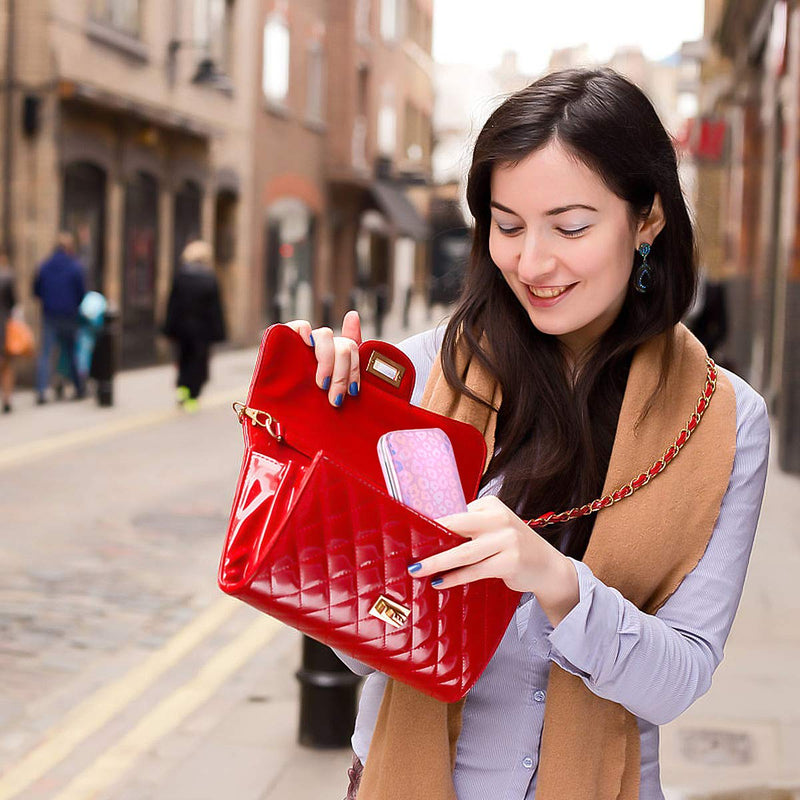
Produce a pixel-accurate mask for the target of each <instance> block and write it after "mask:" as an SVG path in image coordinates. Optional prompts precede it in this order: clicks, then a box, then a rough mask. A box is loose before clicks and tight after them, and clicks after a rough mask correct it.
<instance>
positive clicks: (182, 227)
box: [172, 180, 203, 269]
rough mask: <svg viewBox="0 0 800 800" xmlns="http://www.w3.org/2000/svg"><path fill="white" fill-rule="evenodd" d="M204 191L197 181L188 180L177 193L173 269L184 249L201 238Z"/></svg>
mask: <svg viewBox="0 0 800 800" xmlns="http://www.w3.org/2000/svg"><path fill="white" fill-rule="evenodd" d="M202 205H203V191H202V189H201V188H200V184H199V183H197V182H196V181H192V180H186V181H184V182H183V184H182V185H181V187H180V188H179V189H178V191H177V192H175V217H174V219H175V223H174V226H175V227H174V230H175V234H174V238H173V241H174V250H173V253H174V256H173V262H172V267H173V269H175V268H176V267H177V266H178V264H179V263H180V257H181V253H182V252H183V248H184V247H186V245H187V244H189V242H191V241H194V240H195V239H199V238H200V232H201V230H202V222H201V218H202V216H201V215H202Z"/></svg>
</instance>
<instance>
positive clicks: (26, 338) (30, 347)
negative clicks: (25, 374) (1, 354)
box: [6, 317, 34, 356]
mask: <svg viewBox="0 0 800 800" xmlns="http://www.w3.org/2000/svg"><path fill="white" fill-rule="evenodd" d="M33 353H34V341H33V331H32V330H31V329H30V327H28V325H26V324H25V323H24V322H23V321H22V320H21V319H15V318H14V317H10V318H9V319H8V320H7V321H6V354H7V355H9V356H32V355H33Z"/></svg>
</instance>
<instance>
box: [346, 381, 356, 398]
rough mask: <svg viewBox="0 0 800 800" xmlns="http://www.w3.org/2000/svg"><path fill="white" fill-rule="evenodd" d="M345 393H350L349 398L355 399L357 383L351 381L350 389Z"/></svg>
mask: <svg viewBox="0 0 800 800" xmlns="http://www.w3.org/2000/svg"><path fill="white" fill-rule="evenodd" d="M347 391H348V392H349V393H350V396H351V397H355V396H356V395H357V394H358V383H356V381H353V382H352V383H351V384H350V388H349V389H348V390H347Z"/></svg>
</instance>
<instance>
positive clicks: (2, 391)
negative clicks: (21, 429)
mask: <svg viewBox="0 0 800 800" xmlns="http://www.w3.org/2000/svg"><path fill="white" fill-rule="evenodd" d="M16 303H17V297H16V293H15V292H14V272H13V271H12V269H11V264H10V263H9V260H8V253H7V252H6V251H5V250H0V396H2V397H1V399H2V404H3V413H4V414H9V413H10V412H11V395H12V394H13V393H14V357H13V356H12V355H10V354H9V353H7V352H6V324H7V323H8V320H9V318H10V317H11V312H12V311H13V309H14V306H15V305H16Z"/></svg>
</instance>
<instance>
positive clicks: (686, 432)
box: [525, 358, 717, 528]
mask: <svg viewBox="0 0 800 800" xmlns="http://www.w3.org/2000/svg"><path fill="white" fill-rule="evenodd" d="M706 370H707V373H706V385H705V389H703V393H702V394H701V395H700V397H699V398H698V400H697V405H696V406H695V410H694V413H693V414H692V416H691V417H689V421H688V422H687V423H686V426H685V427H684V428H683V429H682V430H681V432H680V433H679V434H678V438H677V439H675V441H674V442H673V443H672V444H671V445H670V446H669V447H668V448H667V449H666V450H665V451H664V455H662V456H661V458H659V459H658V461H656V462H655V463H654V464H653V466H652V467H650V469H648V470H647V471H646V472H643V473H642V474H641V475H638V476H637V477H635V478H634V479H633V480H632V481H630V482H629V483H626V484H625V485H624V486H620V487H619V489H617V490H616V491H614V492H611V493H609V494H607V495H605V496H604V497H599V498H597V500H593V501H592V502H591V503H586V504H585V505H582V506H577V507H576V508H571V509H570V510H569V511H562V512H561V513H560V514H556V513H555V512H553V511H548V512H547V513H546V514H542V515H541V516H540V517H536V519H530V520H527V521H526V523H525V524H526V525H529V526H530V527H531V528H544V527H545V526H546V525H553V524H555V523H556V522H569V521H570V520H572V519H578V517H585V516H587V515H588V514H594V513H595V512H597V511H600V510H601V509H603V508H608V507H609V506H611V505H614V503H618V502H619V501H620V500H624V499H625V498H626V497H630V496H631V495H632V494H633V493H634V492H635V491H637V490H638V489H641V488H642V487H643V486H647V484H648V483H650V481H651V480H653V478H655V477H656V476H657V475H660V474H661V473H662V472H663V471H664V470H665V469H666V468H667V464H669V463H670V461H672V460H673V459H674V458H675V456H677V455H678V453H680V451H681V450H682V449H683V446H684V445H685V444H686V442H688V441H689V437H690V436H691V435H692V433H693V432H694V430H695V428H696V427H697V426H698V425H699V424H700V420H701V419H702V418H703V414H705V412H706V409H707V408H708V406H709V404H710V403H711V398H712V397H713V395H714V390H715V389H716V388H717V365H716V364H715V363H714V362H713V361H712V360H711V359H710V358H706Z"/></svg>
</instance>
